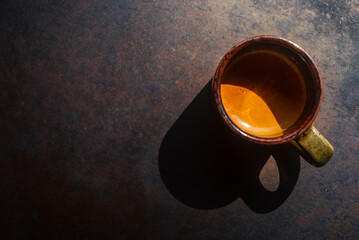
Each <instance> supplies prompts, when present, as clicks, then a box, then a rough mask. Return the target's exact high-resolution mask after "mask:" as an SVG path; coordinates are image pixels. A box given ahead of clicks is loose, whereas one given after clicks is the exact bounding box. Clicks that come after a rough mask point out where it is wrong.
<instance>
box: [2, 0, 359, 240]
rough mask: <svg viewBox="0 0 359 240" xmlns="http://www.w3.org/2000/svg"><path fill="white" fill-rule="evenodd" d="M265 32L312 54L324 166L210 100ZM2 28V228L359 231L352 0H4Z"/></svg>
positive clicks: (292, 233) (127, 234) (107, 232)
mask: <svg viewBox="0 0 359 240" xmlns="http://www.w3.org/2000/svg"><path fill="white" fill-rule="evenodd" d="M263 34H271V35H277V36H282V37H284V38H287V39H289V40H292V41H294V42H296V43H298V44H299V45H300V46H302V47H303V48H304V49H305V50H306V51H307V52H308V53H309V54H310V55H311V56H312V57H313V59H314V60H315V62H316V63H317V65H318V68H319V70H320V72H321V75H322V79H323V103H322V107H321V110H320V113H319V115H318V117H317V119H316V121H315V126H316V128H317V129H319V130H320V131H321V133H322V134H323V135H325V136H326V137H327V139H328V140H329V141H330V142H331V143H332V144H333V146H334V148H335V154H334V156H333V158H332V160H331V161H330V162H329V163H328V164H327V165H326V166H324V167H322V168H315V167H312V166H311V165H309V164H308V163H307V162H305V161H304V160H303V159H302V158H301V157H299V155H298V154H297V153H295V152H294V151H293V149H292V148H291V147H290V146H288V145H279V146H274V147H264V146H258V145H254V144H249V143H247V142H244V141H243V140H241V139H238V137H236V136H233V134H232V133H231V132H228V131H227V130H228V129H226V128H225V127H224V126H223V124H222V122H221V121H220V120H219V119H218V116H217V115H216V112H215V111H214V109H213V106H212V105H211V103H212V102H211V99H210V85H209V81H210V79H211V78H212V76H213V75H214V72H215V69H216V67H217V65H218V63H219V61H220V59H221V57H222V56H223V55H224V54H225V53H226V51H227V50H228V49H229V48H231V47H232V46H233V45H235V44H236V43H238V42H240V41H241V40H244V39H245V38H248V37H251V36H255V35H263ZM0 44H1V46H0V51H1V52H0V74H1V75H0V124H1V128H0V133H1V138H0V143H1V144H0V218H1V224H0V238H1V239H357V237H358V235H359V204H358V202H359V189H358V187H359V162H358V158H359V147H358V146H359V68H358V65H359V51H358V49H359V2H358V1H356V0H353V1H344V0H330V1H324V0H317V1H304V0H300V1H296V2H289V1H288V2H287V1H280V0H273V1H264V0H252V1H250V0H242V1H230V0H228V1H227V0H226V1H205V0H195V1H171V0H166V1H151V0H144V1H137V0H134V1H129V0H119V1H112V0H105V1H100V0H89V1H80V0H79V1H63V0H59V1H36V0H35V1H25V0H16V1H5V2H3V3H2V4H1V6H0ZM268 159H269V160H268ZM267 160H268V162H267ZM266 162H267V164H266ZM279 179H280V180H279ZM261 183H262V184H263V185H264V187H265V188H267V189H269V190H272V191H267V190H265V188H264V187H262V185H261ZM278 185H279V186H278ZM276 188H277V190H276Z"/></svg>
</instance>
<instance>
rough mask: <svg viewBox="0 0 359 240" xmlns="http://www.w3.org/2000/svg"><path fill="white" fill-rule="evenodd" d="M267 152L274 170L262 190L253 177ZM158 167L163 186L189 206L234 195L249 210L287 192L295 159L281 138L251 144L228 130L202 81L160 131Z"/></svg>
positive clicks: (264, 208) (224, 201)
mask: <svg viewBox="0 0 359 240" xmlns="http://www.w3.org/2000/svg"><path fill="white" fill-rule="evenodd" d="M271 155H272V156H273V158H274V159H275V161H276V163H277V166H278V170H279V175H280V183H279V186H278V189H277V190H276V191H275V192H270V191H267V190H266V189H265V188H264V187H263V186H262V184H261V183H260V181H259V174H260V172H261V170H262V168H263V166H264V165H265V163H266V162H267V160H268V159H269V157H270V156H271ZM159 169H160V174H161V177H162V180H163V182H164V184H165V185H166V187H167V189H168V190H169V191H170V192H171V193H172V195H173V196H174V197H175V198H176V199H178V200H179V201H181V202H182V203H184V204H186V205H188V206H190V207H193V208H199V209H214V208H219V207H223V206H226V205H228V204H229V203H231V202H233V201H234V200H236V199H237V198H238V197H240V198H242V199H243V200H244V202H245V203H246V204H247V205H248V207H249V208H251V209H252V210H253V211H255V212H257V213H266V212H270V211H272V210H274V209H276V208H278V207H279V206H280V205H281V204H282V203H283V202H284V201H285V200H286V199H287V198H288V196H289V195H290V193H291V192H292V190H293V188H294V186H295V184H296V182H297V179H298V175H299V171H300V161H299V155H298V154H297V153H296V152H295V151H294V150H293V149H292V148H291V146H289V145H287V144H283V145H276V146H265V145H259V144H254V143H251V142H248V141H246V140H244V139H242V138H240V137H239V136H238V135H236V134H235V133H233V132H232V131H231V130H230V129H229V127H227V126H226V125H225V124H224V122H223V120H222V119H221V118H220V116H219V113H218V112H217V110H216V109H215V106H214V103H213V102H212V98H211V85H210V83H208V84H207V85H206V86H205V87H204V88H203V89H202V91H201V92H200V93H199V94H198V95H197V96H196V98H195V99H194V100H193V101H192V102H191V104H190V105H189V106H188V107H187V109H186V110H185V111H184V112H183V113H182V114H181V116H180V117H179V118H178V119H177V121H176V122H175V123H174V124H173V126H172V127H171V128H170V129H169V131H168V132H167V134H166V136H165V137H164V139H163V141H162V144H161V147H160V151H159Z"/></svg>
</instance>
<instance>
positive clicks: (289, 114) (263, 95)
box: [212, 36, 334, 167]
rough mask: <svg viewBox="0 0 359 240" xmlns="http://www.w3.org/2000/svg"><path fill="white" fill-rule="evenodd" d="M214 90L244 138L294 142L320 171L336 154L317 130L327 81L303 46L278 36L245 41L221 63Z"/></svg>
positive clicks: (231, 123) (226, 115) (227, 119)
mask: <svg viewBox="0 0 359 240" xmlns="http://www.w3.org/2000/svg"><path fill="white" fill-rule="evenodd" d="M212 91H213V96H214V100H215V104H216V107H217V109H218V110H219V113H220V115H221V117H222V118H223V120H224V122H225V123H226V125H228V126H229V127H230V128H231V129H232V130H233V131H234V132H236V133H237V134H238V135H240V136H241V137H243V138H244V139H246V140H248V141H252V142H255V143H259V144H267V145H271V144H282V143H287V142H289V143H291V144H292V145H293V146H294V147H295V148H296V150H297V151H298V152H299V153H300V154H301V155H302V156H303V157H304V158H305V159H306V160H307V161H308V162H309V163H311V164H312V165H314V166H318V167H320V166H323V165H324V164H325V163H327V162H328V161H329V159H330V158H331V156H332V155H333V151H334V149H333V147H332V146H331V145H330V143H329V142H328V141H327V140H326V139H325V138H324V137H323V136H322V135H321V134H320V133H319V132H318V130H317V129H315V128H314V126H312V123H313V121H314V119H315V117H316V116H317V114H318V111H319V108H320V105H321V100H322V80H321V77H320V74H319V71H318V68H317V66H316V65H315V63H314V61H313V59H312V58H311V57H310V56H309V55H308V54H307V53H306V52H305V51H304V50H303V49H302V48H301V47H299V46H298V45H297V44H295V43H293V42H291V41H289V40H287V39H284V38H281V37H276V36H257V37H253V38H249V39H246V40H244V41H242V42H240V43H239V44H237V45H236V46H234V47H233V48H231V49H230V50H229V51H228V52H227V53H226V54H225V55H224V57H223V58H222V60H221V61H220V63H219V65H218V67H217V70H216V73H215V75H214V77H213V80H212Z"/></svg>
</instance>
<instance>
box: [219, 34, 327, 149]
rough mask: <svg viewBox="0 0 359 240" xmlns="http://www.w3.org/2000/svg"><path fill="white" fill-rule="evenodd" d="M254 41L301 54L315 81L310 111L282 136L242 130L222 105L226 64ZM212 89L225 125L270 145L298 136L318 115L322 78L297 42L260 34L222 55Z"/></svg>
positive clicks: (251, 138) (238, 132)
mask: <svg viewBox="0 0 359 240" xmlns="http://www.w3.org/2000/svg"><path fill="white" fill-rule="evenodd" d="M254 43H273V44H278V45H281V46H285V47H287V48H289V49H290V50H293V51H294V52H296V53H297V54H298V55H299V56H301V57H302V58H303V60H304V62H305V63H306V65H307V66H308V67H309V68H310V70H311V73H312V74H311V75H312V76H311V77H312V80H313V81H314V82H315V84H314V85H315V89H314V92H315V99H314V105H313V107H312V109H311V110H310V113H309V114H308V116H307V117H306V118H305V120H303V121H302V122H301V123H299V124H298V126H297V127H296V128H294V129H293V130H292V131H290V132H289V133H287V134H285V135H283V136H279V137H273V138H266V137H258V136H255V135H253V134H250V133H248V132H246V131H244V130H242V129H241V128H239V127H238V126H237V125H236V124H235V123H233V122H232V120H231V119H230V118H229V116H228V115H227V113H226V111H225V109H224V107H223V102H222V97H221V94H220V90H221V82H222V77H223V73H224V71H225V69H226V67H227V66H228V64H229V63H230V62H231V60H232V59H233V57H235V56H236V54H237V53H238V52H240V51H241V50H243V49H244V48H245V47H247V46H249V45H251V44H254ZM212 91H213V96H214V100H215V105H216V107H217V109H218V111H219V113H220V115H221V117H222V119H223V120H224V122H225V123H226V125H228V126H229V127H230V128H231V129H232V130H233V131H234V132H235V133H237V134H239V135H240V136H241V137H243V138H245V139H247V140H249V141H251V142H255V143H260V144H267V145H272V144H280V143H285V142H289V141H291V140H293V139H295V138H297V137H299V136H300V135H301V134H303V133H304V132H305V131H306V130H307V129H308V128H309V127H310V126H311V124H312V123H313V121H314V119H315V118H316V116H317V115H318V112H319V109H320V106H321V101H322V79H321V76H320V73H319V71H318V67H317V65H316V64H315V63H314V60H313V59H312V58H311V57H310V56H309V54H308V53H307V52H306V51H305V50H304V49H303V48H301V47H300V46H299V45H298V44H296V43H294V42H292V41H290V40H288V39H285V38H282V37H278V36H273V35H260V36H255V37H251V38H247V39H245V40H243V41H241V42H239V43H238V44H236V45H235V46H234V47H232V48H231V49H230V50H229V51H227V53H226V54H225V55H224V56H223V57H222V59H221V61H220V63H219V64H218V67H217V70H216V72H215V75H214V77H213V80H212Z"/></svg>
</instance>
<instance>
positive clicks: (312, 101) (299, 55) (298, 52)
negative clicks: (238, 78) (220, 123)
mask: <svg viewBox="0 0 359 240" xmlns="http://www.w3.org/2000/svg"><path fill="white" fill-rule="evenodd" d="M263 52H271V53H275V54H277V53H278V54H280V55H281V56H284V57H285V58H286V59H288V61H290V62H291V64H294V65H295V67H296V69H298V70H299V71H300V75H301V79H302V81H303V84H302V86H304V88H305V89H304V92H305V99H304V100H303V102H302V103H301V104H302V106H301V107H300V106H295V105H293V106H292V107H293V108H300V110H298V111H299V114H298V115H297V117H296V118H295V120H293V121H292V122H291V123H290V125H288V126H286V127H285V128H283V131H282V132H281V133H280V134H277V133H273V134H268V133H267V134H261V133H260V132H253V131H250V130H249V129H248V128H246V127H245V125H248V124H247V123H246V122H244V123H243V124H244V125H243V124H242V125H241V124H238V122H236V121H235V120H234V118H233V117H232V115H231V113H230V112H229V109H228V108H227V106H224V103H223V97H225V96H222V92H221V87H222V84H224V83H228V77H227V76H228V75H229V72H231V71H233V68H235V67H238V66H237V65H238V64H242V65H246V66H244V67H248V66H247V65H248V64H249V67H251V66H250V64H257V65H256V66H253V68H254V67H256V68H259V69H258V70H256V71H258V72H260V71H261V69H260V68H265V67H268V66H265V64H266V63H265V62H263V59H261V57H262V58H263ZM256 54H259V55H258V56H256ZM247 56H251V57H252V60H251V61H252V62H253V63H250V60H247V62H243V61H242V62H240V61H241V60H240V59H241V58H243V57H247ZM256 57H257V58H258V60H255V59H256ZM247 59H249V58H248V57H247ZM253 59H254V60H253ZM238 62H239V63H238ZM259 63H262V65H261V64H259ZM240 67H241V66H239V68H240ZM269 70H270V69H269ZM273 71H274V72H280V71H281V69H272V72H273ZM254 74H256V73H254ZM252 75H253V74H252ZM278 76H281V73H278ZM258 81H262V80H254V81H253V84H254V85H261V86H262V87H261V88H262V89H264V92H265V91H267V92H268V91H270V90H268V89H271V87H270V85H273V84H271V83H268V82H265V83H261V82H258ZM263 81H264V80H263ZM280 81H282V83H281V82H278V83H276V84H277V85H278V84H279V85H278V86H280V84H282V85H283V86H280V87H282V88H283V89H284V92H286V91H287V92H288V94H289V95H288V96H290V95H291V94H292V95H293V93H296V92H298V91H300V89H299V88H298V85H295V84H289V85H288V84H287V83H286V82H285V81H296V80H291V79H285V78H282V79H281V80H280ZM231 84H234V85H235V84H238V86H242V87H243V85H245V86H246V87H247V85H249V86H250V85H251V83H250V82H249V83H248V81H247V82H246V83H244V82H243V83H242V82H237V83H233V82H232V83H231ZM253 84H252V85H253ZM286 84H287V86H286ZM214 87H216V89H214V90H215V96H216V95H217V96H216V102H217V106H218V107H219V110H220V113H221V115H222V117H223V118H224V120H225V121H226V123H227V124H228V125H229V126H230V127H231V128H232V129H233V130H235V131H236V132H237V133H239V134H240V135H242V136H244V137H246V138H248V139H249V140H252V141H255V142H260V143H268V144H275V143H282V142H285V141H289V140H291V139H293V138H295V137H297V136H299V135H300V134H301V133H302V132H304V131H305V130H306V129H307V128H308V127H309V126H310V124H311V123H312V121H313V120H314V118H315V116H316V114H317V112H318V109H319V106H320V101H321V79H320V76H319V73H318V71H317V68H316V66H315V64H314V62H313V60H312V59H311V58H310V56H309V55H308V54H307V53H306V52H305V51H304V50H303V49H301V48H300V47H299V46H297V45H296V44H294V43H292V42H290V41H288V40H286V39H283V38H278V37H272V36H262V37H256V38H252V39H249V40H246V41H244V42H242V43H240V44H238V45H237V46H235V47H234V48H232V49H231V50H230V51H229V52H228V53H227V54H226V55H225V57H224V58H223V59H222V61H221V63H220V65H219V67H218V69H217V72H216V75H215V78H214ZM247 88H248V87H247ZM272 88H273V87H272ZM292 88H296V89H292ZM248 89H249V88H248ZM253 89H258V87H253ZM266 89H267V90H266ZM253 91H255V90H253ZM261 91H263V90H261ZM257 93H258V94H259V95H261V93H260V92H257ZM268 94H269V95H268ZM270 94H271V93H270V92H269V93H266V94H264V95H267V96H269V97H270V98H271V96H270ZM262 95H263V94H262ZM283 102H284V103H285V100H284V101H283ZM236 104H237V105H238V106H239V107H240V104H241V102H238V103H236ZM268 106H269V107H270V104H268ZM272 110H273V109H272ZM274 110H275V109H274ZM273 113H274V117H276V118H277V119H278V118H280V117H281V116H284V115H285V114H287V113H280V112H278V111H277V112H276V111H273Z"/></svg>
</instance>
